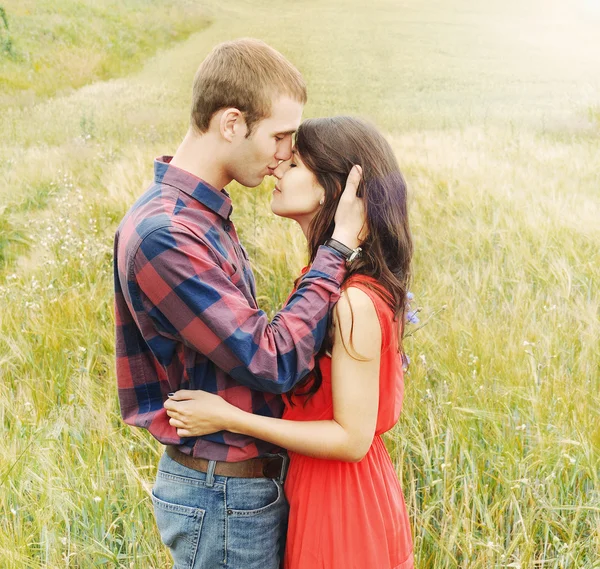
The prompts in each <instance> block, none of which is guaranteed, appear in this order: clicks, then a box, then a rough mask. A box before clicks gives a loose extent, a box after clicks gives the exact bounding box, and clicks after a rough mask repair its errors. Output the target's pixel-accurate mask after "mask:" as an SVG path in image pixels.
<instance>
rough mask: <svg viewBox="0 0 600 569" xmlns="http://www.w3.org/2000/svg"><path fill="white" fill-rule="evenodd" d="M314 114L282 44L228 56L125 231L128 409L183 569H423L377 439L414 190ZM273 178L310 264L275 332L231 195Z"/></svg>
mask: <svg viewBox="0 0 600 569" xmlns="http://www.w3.org/2000/svg"><path fill="white" fill-rule="evenodd" d="M305 102H306V87H305V84H304V81H303V79H302V76H301V75H300V73H299V72H298V70H297V69H296V68H295V67H294V66H293V65H291V64H290V63H289V61H287V60H286V59H285V58H284V57H283V56H282V55H281V54H280V53H278V52H277V51H275V50H274V49H272V48H271V47H269V46H267V45H266V44H264V43H262V42H260V41H257V40H251V39H243V40H237V41H231V42H225V43H223V44H220V45H218V46H216V47H215V48H214V49H213V50H212V51H211V53H210V54H209V55H208V56H207V58H206V59H205V60H204V61H203V63H202V64H201V65H200V68H199V69H198V72H197V73H196V77H195V80H194V88H193V102H192V109H191V120H190V128H189V130H188V132H187V134H186V136H185V138H184V140H183V142H182V143H181V145H180V146H179V148H178V149H177V151H176V153H175V155H174V156H173V157H168V156H164V157H161V158H158V159H156V160H155V163H154V182H153V184H152V185H151V186H150V188H149V189H148V190H147V191H146V193H144V194H143V195H142V196H141V198H139V200H138V201H137V202H136V203H135V204H134V205H133V206H132V207H131V209H130V210H129V212H128V213H127V214H126V216H125V217H124V219H123V221H122V222H121V224H120V226H119V229H118V231H117V234H116V237H115V311H116V356H117V379H118V388H119V400H120V405H121V412H122V415H123V418H124V420H125V421H126V422H127V423H128V424H130V425H134V426H137V427H143V428H146V429H148V430H149V431H150V433H151V434H152V435H153V436H154V437H155V438H156V439H158V440H159V441H160V442H161V443H162V444H164V445H165V447H166V448H165V453H164V454H163V456H162V458H161V459H160V463H159V466H158V473H157V478H156V482H155V484H154V487H153V490H152V501H153V505H154V512H155V517H156V522H157V525H158V529H159V531H160V534H161V538H162V540H163V542H164V543H165V544H166V545H167V546H168V547H169V549H170V551H171V554H172V557H173V560H174V563H175V567H176V568H177V569H184V568H185V569H188V568H206V569H217V568H231V569H253V568H260V569H278V568H279V567H280V566H281V565H282V564H283V566H284V567H285V568H286V569H375V568H377V569H412V567H413V555H412V539H411V531H410V525H409V519H408V516H407V512H406V506H405V503H404V498H403V495H402V489H401V487H400V484H399V481H398V479H397V476H396V473H395V471H394V467H393V465H392V462H391V460H390V457H389V455H388V453H387V451H386V448H385V446H384V444H383V442H382V440H381V437H380V435H381V434H382V433H384V432H385V431H387V430H389V429H390V428H391V427H392V426H393V425H394V424H395V422H396V421H397V419H398V416H399V414H400V410H401V407H402V398H403V387H404V386H403V375H402V373H403V372H402V361H403V352H402V329H403V322H404V312H405V308H406V303H407V287H408V280H409V273H410V261H411V255H412V243H411V236H410V231H409V226H408V218H407V205H406V187H405V183H404V180H403V177H402V175H401V173H400V171H399V169H398V164H397V162H396V159H395V157H394V155H393V152H392V150H391V148H390V146H389V144H388V143H387V141H386V140H385V139H384V137H383V136H382V135H381V134H380V133H379V132H377V130H376V129H375V128H374V127H372V126H371V125H369V124H367V123H365V122H364V121H362V120H359V119H355V118H351V117H332V118H322V119H311V120H306V121H304V122H302V123H301V115H302V109H303V106H304V104H305ZM294 135H295V136H294ZM267 175H270V176H274V177H275V178H276V185H275V189H274V191H273V197H272V201H271V208H272V210H273V212H274V213H275V214H276V215H279V216H282V217H287V218H290V219H293V220H295V221H297V222H298V223H299V224H300V227H301V228H302V231H303V232H304V234H305V236H306V239H307V244H308V254H309V265H308V267H307V268H306V269H304V270H303V271H302V274H301V275H300V276H299V277H298V279H297V280H296V283H295V285H294V289H293V290H292V291H291V293H290V296H289V298H288V300H287V302H286V304H285V306H284V307H283V308H282V309H281V310H280V311H279V312H278V313H277V314H276V315H275V317H274V318H273V319H272V320H269V318H268V317H267V315H266V314H265V313H264V312H262V311H261V310H260V309H259V307H258V304H257V301H256V290H255V283H254V277H253V274H252V269H251V267H250V263H249V261H248V256H247V254H246V251H245V249H244V248H243V246H242V244H241V243H240V241H239V239H238V236H237V233H236V229H235V226H234V224H233V222H232V220H231V217H230V216H231V213H232V209H233V207H232V203H231V199H230V197H229V195H228V194H227V192H226V191H225V190H224V189H222V188H224V187H225V186H226V185H227V184H229V183H230V182H231V181H232V180H236V181H237V182H239V183H240V184H242V185H244V186H247V187H255V186H257V185H259V184H260V183H261V182H262V181H263V179H264V177H265V176H267ZM248 191H251V190H248ZM283 245H284V246H285V243H284V244H283Z"/></svg>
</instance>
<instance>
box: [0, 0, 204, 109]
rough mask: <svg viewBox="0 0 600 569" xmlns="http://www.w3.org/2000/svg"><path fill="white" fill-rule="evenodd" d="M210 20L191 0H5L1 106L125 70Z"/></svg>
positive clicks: (0, 26)
mask: <svg viewBox="0 0 600 569" xmlns="http://www.w3.org/2000/svg"><path fill="white" fill-rule="evenodd" d="M208 24H209V19H208V18H207V15H206V11H205V10H204V9H203V8H202V7H201V6H198V5H195V4H193V3H191V2H173V1H167V2H157V1H155V0H151V1H149V2H148V1H147V0H125V1H121V2H115V1H109V2H94V1H91V0H61V1H60V2H57V1H56V0H43V1H39V0H36V1H33V0H18V1H17V0H3V1H2V4H1V5H0V83H1V84H2V94H1V95H0V108H2V107H10V106H14V105H17V106H18V105H21V104H24V103H25V104H27V103H32V102H34V101H36V100H38V98H39V97H47V96H52V95H55V94H57V93H59V94H60V93H64V92H68V91H69V90H72V89H77V88H79V87H82V86H83V85H86V84H88V83H92V82H94V81H98V80H106V79H111V78H113V77H119V76H123V75H126V74H127V73H130V72H132V71H135V70H136V69H138V68H139V66H140V64H141V63H142V62H143V61H144V60H146V59H147V58H148V56H150V55H153V54H154V53H156V51H157V50H159V49H162V48H164V47H166V46H168V45H169V44H171V43H173V42H174V41H181V40H184V39H185V38H187V37H188V36H189V35H190V34H191V33H195V32H198V31H200V30H201V29H203V28H205V27H206V26H207V25H208Z"/></svg>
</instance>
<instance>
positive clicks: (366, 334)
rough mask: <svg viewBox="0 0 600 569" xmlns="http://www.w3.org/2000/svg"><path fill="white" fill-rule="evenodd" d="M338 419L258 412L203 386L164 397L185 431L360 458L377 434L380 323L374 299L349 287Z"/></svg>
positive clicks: (343, 301) (338, 320) (338, 318)
mask: <svg viewBox="0 0 600 569" xmlns="http://www.w3.org/2000/svg"><path fill="white" fill-rule="evenodd" d="M334 315H335V317H334V341H333V349H332V365H331V372H332V378H331V379H332V388H333V415H334V418H333V420H325V421H289V420H283V419H276V418H273V417H263V416H261V415H253V414H252V413H247V412H245V411H242V410H241V409H238V408H237V407H234V406H233V405H231V404H229V403H227V402H226V401H225V400H223V399H222V398H220V397H218V396H216V395H212V394H209V393H205V392H202V391H179V392H177V393H176V394H175V397H173V398H171V399H170V400H168V401H167V402H166V403H165V408H166V409H167V413H168V414H169V416H170V417H171V424H172V425H173V426H175V427H177V429H178V434H179V435H180V436H182V437H188V436H199V435H205V434H208V433H212V432H217V431H220V430H226V431H230V432H233V433H243V434H246V435H250V436H252V437H255V438H258V439H261V440H264V441H268V442H271V443H274V444H276V445H278V446H281V447H283V448H286V449H289V450H291V451H294V452H297V453H300V454H304V455H307V456H313V457H316V458H328V459H337V460H345V461H359V460H361V459H362V458H363V457H364V455H365V454H366V453H367V451H368V450H369V447H370V446H371V443H372V441H373V436H374V434H375V425H376V422H377V411H378V403H379V368H380V356H381V326H380V324H379V320H378V317H377V312H376V310H375V306H374V305H373V302H372V301H371V299H370V298H369V296H368V295H367V294H365V293H364V292H363V291H361V290H359V289H357V288H353V287H349V288H348V289H347V290H346V291H345V292H344V293H343V294H342V296H341V298H340V300H339V302H338V304H337V306H336V308H335V311H334Z"/></svg>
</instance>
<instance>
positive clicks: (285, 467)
mask: <svg viewBox="0 0 600 569" xmlns="http://www.w3.org/2000/svg"><path fill="white" fill-rule="evenodd" d="M279 456H280V457H281V458H282V459H283V460H282V462H281V474H280V475H279V483H280V484H283V483H284V482H285V477H286V476H287V471H288V466H289V464H290V457H289V456H288V453H287V452H282V453H280V455H279Z"/></svg>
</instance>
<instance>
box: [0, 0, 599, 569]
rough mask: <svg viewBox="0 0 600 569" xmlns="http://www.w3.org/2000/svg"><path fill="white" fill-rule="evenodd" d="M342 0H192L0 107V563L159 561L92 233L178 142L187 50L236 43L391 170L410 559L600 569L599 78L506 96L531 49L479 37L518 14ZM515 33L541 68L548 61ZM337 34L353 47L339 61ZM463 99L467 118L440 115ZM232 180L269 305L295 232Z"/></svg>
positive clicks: (398, 460)
mask: <svg viewBox="0 0 600 569" xmlns="http://www.w3.org/2000/svg"><path fill="white" fill-rule="evenodd" d="M4 4H5V5H6V3H4ZM82 5H84V4H82ZM103 6H106V5H103ZM348 6H349V5H348V4H342V3H335V2H327V3H322V4H318V5H317V4H315V3H311V4H310V10H308V9H307V8H306V6H304V5H302V4H300V3H299V4H293V5H291V6H288V7H286V8H285V10H279V11H278V12H277V13H276V14H275V13H273V12H272V8H273V5H272V4H271V3H269V2H258V3H253V4H252V6H250V5H249V4H246V3H242V2H234V3H229V4H228V5H227V6H219V5H217V4H210V3H209V6H208V9H210V17H211V18H212V19H213V25H211V26H210V27H208V28H206V29H205V30H204V31H203V32H202V33H200V34H198V35H195V36H192V37H190V38H189V39H188V40H187V41H186V42H184V43H182V44H179V45H176V46H174V47H173V48H171V49H170V50H165V51H162V52H159V53H157V55H156V56H155V57H154V58H153V59H151V60H150V61H148V62H147V64H146V65H145V66H144V67H143V68H142V69H141V70H140V72H139V73H136V74H134V75H131V76H128V77H123V78H120V79H114V80H111V81H108V82H103V83H96V84H93V85H89V86H87V87H84V88H82V89H80V90H78V91H76V92H72V93H67V94H65V95H64V96H62V97H53V98H51V99H49V100H46V101H44V100H41V101H38V102H36V103H35V104H33V106H29V107H28V108H13V109H12V110H11V111H10V112H7V113H4V114H2V116H0V127H1V128H2V132H3V133H8V134H7V136H5V138H3V139H2V140H1V141H0V149H1V150H2V154H3V156H4V157H6V159H5V160H3V161H2V162H0V182H1V183H0V203H1V204H2V205H3V207H5V210H4V213H5V215H4V217H3V218H2V219H3V220H6V223H5V224H4V225H0V243H4V241H2V240H6V244H5V245H4V246H3V248H2V251H3V255H4V261H3V263H4V264H3V268H2V269H1V270H0V306H1V307H2V308H1V309H0V377H1V381H0V421H1V424H2V427H3V433H4V435H5V436H3V437H2V438H1V439H0V552H1V554H0V567H2V569H3V568H4V567H6V568H10V569H12V568H15V569H17V568H18V569H21V568H23V567H27V568H29V567H32V568H42V567H45V568H46V567H47V568H52V569H54V568H58V567H81V568H83V567H97V566H105V567H127V568H130V567H134V568H144V569H145V568H151V567H155V568H162V567H165V566H167V565H168V559H169V558H168V554H167V552H166V551H165V549H164V548H163V546H162V544H161V543H160V538H159V536H158V532H157V530H156V528H155V524H154V519H153V514H152V508H151V502H150V499H149V488H150V486H151V485H152V483H153V478H154V474H155V469H156V465H157V462H158V457H159V456H160V452H161V448H160V445H159V444H157V443H156V441H154V440H153V439H152V438H151V437H149V436H148V435H147V433H146V432H144V431H142V430H139V429H131V428H128V427H126V426H124V424H123V423H122V421H121V419H120V415H119V412H118V403H117V399H116V389H115V377H114V368H113V365H114V355H113V316H112V265H111V260H112V236H113V233H114V230H115V228H116V226H117V224H118V222H119V220H120V219H121V217H122V215H123V214H124V213H125V211H126V210H127V208H128V207H129V205H130V204H131V203H132V202H133V201H134V200H135V198H136V197H137V196H138V195H139V194H140V193H141V192H142V191H143V189H144V187H145V185H146V184H147V183H148V182H149V181H150V179H151V176H152V159H153V158H154V157H155V156H157V155H159V154H162V153H169V152H172V151H173V150H174V149H175V147H176V145H177V143H178V142H179V140H180V138H181V136H182V135H183V133H184V132H185V128H186V121H187V114H188V113H187V107H188V98H189V92H190V83H191V79H192V76H193V72H194V70H195V67H196V66H197V64H198V62H199V61H200V60H201V59H202V57H203V55H204V54H205V53H206V52H207V50H208V49H209V48H210V47H211V46H212V45H213V44H214V43H216V42H217V41H220V40H221V39H225V38H227V37H235V36H241V35H256V36H259V37H263V38H264V39H266V40H268V41H270V42H271V43H273V44H274V45H276V46H277V47H279V48H280V49H282V50H283V51H284V52H286V53H287V55H289V56H290V58H292V59H293V60H294V61H295V62H296V63H297V64H298V66H299V67H300V68H301V69H302V71H303V72H304V73H305V75H306V76H307V77H308V80H309V87H310V88H311V91H310V97H311V102H310V105H309V107H308V113H309V114H312V115H315V114H335V113H336V112H341V111H343V112H350V111H352V110H354V111H355V112H358V111H361V112H362V114H365V115H367V116H371V117H373V118H374V119H376V120H377V122H378V123H379V124H380V126H382V127H383V128H384V129H386V130H387V131H388V132H389V133H390V141H391V143H392V145H393V147H394V149H395V151H396V153H397V156H398V159H399V162H400V165H401V168H402V170H403V171H404V172H405V174H406V177H407V180H408V182H409V188H410V193H411V222H412V228H413V234H414V237H415V275H414V282H413V286H412V290H413V291H414V293H415V295H416V297H417V301H418V303H419V305H420V307H421V312H420V316H421V321H422V323H425V326H424V327H423V328H421V329H420V330H418V331H416V332H415V333H414V334H413V335H412V336H410V337H409V338H408V339H407V341H406V347H407V350H408V352H409V355H410V357H411V362H412V363H411V366H410V370H409V373H408V375H407V377H406V397H405V404H404V412H403V415H402V418H401V420H400V422H399V424H398V425H397V427H396V428H395V429H394V430H393V431H392V432H391V433H389V435H388V436H387V438H386V442H387V444H388V448H389V449H390V452H391V453H392V456H393V459H394V462H395V464H396V465H397V469H398V473H399V476H400V477H401V480H402V483H403V488H404V493H405V496H406V501H407V504H408V506H409V512H410V515H411V523H412V529H413V536H414V540H415V554H416V560H417V567H419V568H420V569H421V568H432V569H433V568H435V569H438V568H448V569H450V568H461V569H462V568H471V569H488V568H504V567H513V568H516V567H520V568H522V569H525V568H544V569H546V568H553V569H562V568H573V569H575V568H577V569H579V568H585V569H593V568H596V567H600V564H599V563H598V559H600V486H599V481H598V475H599V472H600V458H599V450H600V427H599V425H600V421H599V415H600V402H599V398H598V392H599V388H600V385H599V383H600V373H599V370H600V323H599V322H600V318H599V317H600V290H599V286H600V285H599V283H600V257H599V253H598V251H599V250H600V227H599V226H598V223H597V219H599V218H600V215H599V214H600V198H599V195H598V188H600V171H599V170H598V168H597V156H598V155H599V150H600V148H599V147H600V141H599V139H598V131H597V126H596V125H595V124H594V123H593V121H589V117H588V115H587V113H582V109H583V108H588V107H589V106H592V108H594V106H597V104H598V101H596V102H594V101H588V100H586V97H582V96H580V95H581V93H582V91H581V90H580V89H579V86H580V85H582V84H584V83H586V82H589V81H591V80H592V78H593V71H592V72H591V73H592V75H590V74H587V75H586V76H581V75H577V73H576V69H573V70H571V71H570V73H572V74H573V75H572V76H571V75H569V77H570V79H569V81H565V84H564V85H563V86H562V89H564V92H567V93H570V94H569V96H570V97H571V99H572V102H571V106H569V107H568V108H562V107H560V105H559V104H558V102H557V101H562V100H563V98H562V97H563V95H561V94H557V95H556V96H557V98H555V99H553V96H552V94H551V93H546V94H544V97H545V98H543V101H544V103H543V105H542V106H543V107H544V109H545V110H544V111H543V120H540V115H539V114H538V112H537V111H535V112H534V111H532V103H531V102H529V101H528V102H527V103H526V104H523V105H521V106H519V105H518V104H517V100H516V99H515V98H513V96H514V92H513V87H510V86H508V87H505V88H502V86H501V83H502V79H503V78H505V77H508V76H510V73H511V70H512V71H513V74H514V75H513V76H514V77H515V78H516V79H515V81H517V84H518V85H520V86H521V87H522V88H523V89H524V90H526V91H528V92H529V93H535V91H536V86H535V84H534V83H535V82H532V83H528V79H527V74H526V73H525V71H526V69H527V66H528V62H527V61H519V62H518V63H517V62H516V60H517V59H518V58H517V57H516V54H515V53H508V55H509V58H508V60H506V58H504V59H503V54H504V50H503V49H500V48H499V47H498V42H500V44H501V47H506V44H504V43H502V41H504V40H501V39H500V38H499V36H493V37H491V38H490V39H489V40H486V38H485V37H480V34H481V31H480V27H479V26H482V27H483V29H485V30H488V31H490V30H494V29H496V28H495V25H496V24H495V23H494V22H498V21H501V22H502V24H503V27H504V28H505V29H509V30H510V29H515V28H518V29H523V28H525V27H526V26H525V24H524V22H523V20H522V19H518V18H517V15H519V14H521V16H523V17H525V16H527V17H531V18H533V16H534V15H535V14H532V13H527V10H525V9H522V8H520V7H519V6H517V5H516V4H512V3H508V4H506V5H505V6H504V7H501V6H500V4H499V3H495V2H489V3H486V4H484V5H481V6H480V7H479V8H478V9H477V10H474V11H468V10H467V9H466V8H465V6H466V4H464V3H461V2H459V1H458V0H456V2H453V3H451V4H448V5H444V6H441V5H435V6H434V5H433V4H429V3H416V2H415V3H412V2H409V3H406V5H404V6H403V8H402V9H400V8H399V7H398V6H396V5H395V4H393V3H387V2H383V1H381V2H377V3H375V4H374V5H373V6H370V7H369V9H368V10H367V9H366V8H365V7H363V6H362V4H360V3H356V4H352V5H350V7H351V9H349V8H348ZM344 7H346V9H344ZM520 11H522V12H523V13H521V12H520ZM7 13H8V15H9V17H10V14H11V12H10V11H8V10H7ZM499 18H500V20H499ZM544 18H546V19H547V18H548V16H547V14H546V15H545V16H543V17H542V19H544ZM386 19H387V20H389V21H390V22H391V24H390V26H388V27H386V26H385V21H386ZM334 21H335V25H333V22H334ZM527 21H528V22H530V23H531V22H533V20H527ZM276 24H277V25H276ZM392 24H393V25H392ZM471 24H473V25H471ZM475 24H476V25H475ZM531 25H532V26H533V24H532V23H531ZM582 26H583V24H582ZM455 28H458V29H459V30H461V31H462V32H464V33H463V34H462V35H461V34H456V33H455V31H454V29H455ZM406 29H409V30H411V33H408V34H404V35H403V30H404V31H406ZM531 29H532V30H533V31H532V33H531V36H530V41H532V42H534V43H535V42H538V44H536V45H538V47H539V48H540V50H539V51H536V54H535V59H536V64H539V63H540V62H545V63H544V65H542V66H540V71H539V72H540V74H541V75H542V76H544V71H543V70H544V69H550V65H549V63H548V61H546V59H545V58H549V59H552V57H554V55H555V51H553V50H554V48H547V52H544V51H543V50H542V47H544V46H545V44H544V43H543V41H542V40H543V38H545V37H546V36H545V35H544V33H542V31H541V30H540V29H539V28H534V27H532V28H531ZM586 29H587V27H585V26H583V27H582V30H586ZM369 30H370V32H371V33H370V34H367V33H366V32H367V31H369ZM373 30H376V31H377V32H378V33H376V34H375V33H374V32H373ZM394 30H395V31H394ZM138 32H139V30H138ZM363 32H364V33H363ZM384 32H386V33H384ZM392 32H394V33H392ZM325 33H328V34H329V35H328V36H326V35H325ZM585 33H587V32H582V35H585ZM572 35H573V33H572V32H571V36H572ZM400 36H402V38H401V39H402V41H401V42H400V39H399V38H400ZM373 38H375V39H373ZM443 38H445V42H446V43H445V44H442V45H441V44H440V43H439V42H441V41H442V39H443ZM461 38H462V39H461ZM475 39H479V41H480V42H481V46H482V48H481V53H482V54H483V53H484V54H486V56H487V57H488V58H490V60H492V61H495V62H501V63H498V66H499V70H498V73H497V74H494V73H493V70H489V71H488V75H487V78H485V79H482V77H481V76H472V74H471V71H472V69H476V68H478V67H477V64H476V62H474V61H473V59H471V58H470V57H469V46H471V43H472V42H473V41H475ZM309 40H311V41H309ZM509 40H510V38H507V39H506V42H507V44H508V43H510V41H509ZM515 41H516V43H517V44H519V42H521V41H523V40H521V39H519V40H515ZM311 42H312V43H311ZM539 42H542V43H539ZM351 44H356V45H355V47H356V53H357V54H359V55H357V58H358V59H349V58H348V55H347V53H348V52H347V49H348V48H349V46H351ZM596 48H597V46H596V44H592V45H591V46H589V45H588V47H587V50H588V55H582V58H583V60H584V61H587V60H586V59H585V58H589V57H591V56H590V53H591V54H594V53H596V52H595V51H594V50H595V49H596ZM514 49H516V48H514ZM439 50H446V52H448V53H450V54H455V55H456V58H457V59H456V61H455V66H456V69H455V70H454V76H455V78H456V80H455V81H454V82H451V81H449V82H448V83H446V84H443V85H438V84H436V82H435V79H436V77H448V75H447V74H446V75H445V72H446V71H447V69H445V68H444V62H445V61H446V59H445V58H444V57H442V56H441V54H440V53H438V51H439ZM420 53H421V54H422V57H421V58H420V57H419V54H420ZM324 54H327V57H324ZM545 54H546V55H545ZM459 56H460V57H459ZM461 61H462V63H461ZM390 62H391V63H390ZM367 64H368V65H370V66H371V67H369V69H368V81H365V82H364V83H363V81H362V76H361V75H360V74H359V73H358V72H359V71H362V70H363V69H365V67H366V66H367ZM390 65H392V69H394V70H396V71H397V70H400V69H402V70H403V77H411V78H412V79H411V81H410V83H411V85H412V87H411V88H407V87H405V85H404V83H403V81H401V80H400V79H399V77H398V76H397V75H394V74H390V73H389V69H390V67H389V66H390ZM546 65H548V67H546ZM557 65H563V63H561V61H558V62H557ZM355 66H356V68H355ZM575 67H577V66H575ZM599 69H600V67H599ZM548 73H549V72H548ZM546 78H547V80H548V82H549V83H548V84H550V83H551V82H552V81H558V79H557V78H556V77H554V76H552V77H549V76H546ZM482 81H484V82H491V84H493V85H495V86H496V87H495V88H497V89H498V91H497V93H498V97H500V98H501V99H502V100H503V101H504V103H503V104H501V105H500V107H501V108H508V107H510V108H511V111H510V112H511V113H512V114H510V116H508V115H507V120H506V122H505V123H503V121H501V120H498V117H496V119H493V120H492V118H490V117H491V115H490V114H487V115H486V113H487V111H486V107H488V108H489V107H490V106H491V107H493V106H494V105H491V104H490V103H489V101H482V102H481V104H480V105H479V106H477V105H476V103H475V101H476V99H477V96H476V93H477V92H478V89H480V87H481V85H482V83H481V82H482ZM578 81H579V82H578ZM415 85H423V86H424V88H425V87H426V86H429V87H428V88H429V90H430V91H429V95H427V96H426V95H424V94H423V93H424V91H423V90H421V91H419V90H411V89H412V88H413V87H414V86H415ZM371 87H373V88H371ZM490 89H491V87H490ZM569 89H571V91H569ZM441 92H445V95H444V97H441V98H439V100H438V98H437V97H438V95H439V94H440V93H441ZM465 93H467V94H468V99H469V101H471V103H470V104H472V105H473V109H474V110H473V112H472V113H470V112H464V109H461V107H460V99H461V97H462V96H463V95H464V94H465ZM436 101H437V102H436ZM585 105H587V107H585ZM554 106H556V112H551V110H549V109H552V108H553V107H554ZM513 107H514V108H513ZM453 109H455V110H456V111H457V112H456V113H453V112H452V111H453ZM492 114H493V113H492ZM486 116H487V117H488V118H487V119H486V118H485V117H486ZM518 117H525V118H523V120H519V119H518ZM230 189H231V192H232V196H233V200H234V213H233V218H234V220H235V222H236V226H237V227H238V228H239V231H240V234H241V236H242V239H243V241H244V243H245V245H246V246H247V248H248V250H249V252H250V254H251V257H252V259H253V263H254V268H255V273H256V276H257V284H258V291H259V295H260V299H259V300H260V304H261V306H262V307H263V308H264V309H265V310H267V311H268V312H269V313H271V314H272V313H273V312H274V311H275V310H276V309H277V307H278V306H280V305H281V303H282V302H283V301H284V300H285V298H286V296H287V294H288V291H289V289H290V287H291V284H292V280H293V279H294V278H295V276H296V275H297V274H298V271H299V269H300V267H301V266H302V265H303V263H304V262H305V248H304V241H303V237H302V235H301V233H300V232H299V230H298V228H297V227H295V225H294V224H293V223H292V222H289V221H287V220H281V219H278V218H275V217H274V216H272V215H271V214H270V213H269V211H268V203H269V199H270V189H271V186H270V183H269V182H266V183H265V184H264V185H263V186H261V187H260V188H258V189H256V190H248V189H246V188H241V187H239V186H237V185H235V184H232V187H231V188H230ZM3 223H4V222H3ZM5 235H6V236H8V237H7V238H5V237H4V236H5ZM21 239H22V240H27V242H28V243H29V249H28V250H27V251H25V249H23V247H25V245H23V244H22V243H21V244H20V243H18V242H17V241H18V240H21ZM273 243H282V244H283V243H285V246H283V245H282V246H281V247H276V248H274V247H273ZM0 247H2V245H0Z"/></svg>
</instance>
